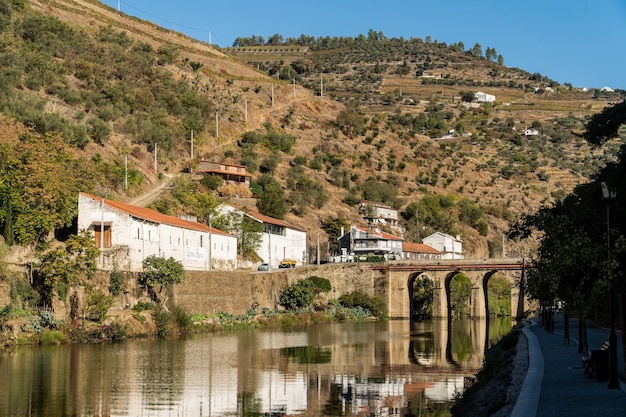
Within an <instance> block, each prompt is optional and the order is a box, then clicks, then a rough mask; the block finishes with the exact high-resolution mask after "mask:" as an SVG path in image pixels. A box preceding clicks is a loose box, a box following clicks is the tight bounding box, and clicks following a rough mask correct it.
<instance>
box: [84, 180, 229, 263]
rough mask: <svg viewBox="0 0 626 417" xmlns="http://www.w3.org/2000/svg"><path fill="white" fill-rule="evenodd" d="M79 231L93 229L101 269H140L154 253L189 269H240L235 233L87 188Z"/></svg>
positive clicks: (90, 230)
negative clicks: (103, 195) (110, 197)
mask: <svg viewBox="0 0 626 417" xmlns="http://www.w3.org/2000/svg"><path fill="white" fill-rule="evenodd" d="M78 230H79V231H82V230H86V231H88V232H91V233H92V234H93V236H94V238H95V242H96V246H97V247H98V248H99V249H101V251H102V256H101V257H100V259H99V265H98V266H99V268H100V269H103V270H113V269H118V270H120V271H130V272H140V271H142V270H143V265H142V264H143V260H144V259H146V258H148V257H149V256H151V255H154V256H158V257H163V258H169V257H172V258H174V259H176V260H177V261H179V262H181V263H182V265H183V267H184V268H185V269H186V270H196V271H207V270H212V269H219V270H233V269H235V268H237V238H236V237H235V236H232V235H230V234H228V233H225V232H222V231H221V230H218V229H215V228H210V227H209V226H207V225H205V224H202V223H198V222H197V221H195V220H194V219H182V218H180V217H175V216H168V215H165V214H162V213H159V212H157V211H154V210H150V209H147V208H143V207H137V206H133V205H130V204H125V203H121V202H119V201H113V200H107V199H105V198H101V197H96V196H93V195H90V194H86V193H80V194H79V197H78Z"/></svg>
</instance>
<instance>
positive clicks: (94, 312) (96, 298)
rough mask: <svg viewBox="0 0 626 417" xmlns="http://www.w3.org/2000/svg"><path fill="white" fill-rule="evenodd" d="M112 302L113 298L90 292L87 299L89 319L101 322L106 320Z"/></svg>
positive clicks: (101, 293) (97, 292)
mask: <svg viewBox="0 0 626 417" xmlns="http://www.w3.org/2000/svg"><path fill="white" fill-rule="evenodd" d="M113 301H114V299H113V296H110V295H106V294H105V293H103V292H100V291H91V292H90V293H89V296H88V297H87V313H88V314H89V316H90V318H93V319H94V320H96V321H98V322H101V321H103V320H104V319H105V318H106V315H107V312H108V311H109V308H111V306H112V305H113Z"/></svg>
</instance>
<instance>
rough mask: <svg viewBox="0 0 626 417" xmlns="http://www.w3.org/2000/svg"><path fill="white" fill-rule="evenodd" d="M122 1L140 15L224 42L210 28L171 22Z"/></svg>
mask: <svg viewBox="0 0 626 417" xmlns="http://www.w3.org/2000/svg"><path fill="white" fill-rule="evenodd" d="M122 3H123V4H122V5H123V6H124V7H128V8H129V9H132V10H135V11H136V12H139V13H140V14H142V15H145V16H150V17H151V18H154V19H157V21H160V22H163V23H167V24H169V25H173V26H175V27H179V28H184V29H188V30H193V31H197V32H201V33H202V34H203V35H207V36H208V35H209V34H210V36H211V37H215V38H217V40H218V41H219V43H220V44H223V43H224V42H223V41H222V40H221V39H220V38H219V37H217V36H215V34H214V33H213V32H211V31H210V29H200V28H196V27H192V26H187V25H184V24H182V23H177V22H173V21H171V20H168V19H165V18H163V17H161V16H157V15H154V14H152V13H150V12H147V11H145V10H142V9H140V8H138V7H135V6H133V5H132V4H130V3H128V2H127V1H124V2H122Z"/></svg>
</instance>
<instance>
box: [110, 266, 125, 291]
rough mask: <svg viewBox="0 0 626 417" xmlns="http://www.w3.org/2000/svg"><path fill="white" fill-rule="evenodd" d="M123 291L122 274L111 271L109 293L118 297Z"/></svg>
mask: <svg viewBox="0 0 626 417" xmlns="http://www.w3.org/2000/svg"><path fill="white" fill-rule="evenodd" d="M123 289H124V274H122V273H121V272H120V271H112V272H111V275H109V292H110V293H111V294H112V295H119V294H120V293H121V292H122V290H123Z"/></svg>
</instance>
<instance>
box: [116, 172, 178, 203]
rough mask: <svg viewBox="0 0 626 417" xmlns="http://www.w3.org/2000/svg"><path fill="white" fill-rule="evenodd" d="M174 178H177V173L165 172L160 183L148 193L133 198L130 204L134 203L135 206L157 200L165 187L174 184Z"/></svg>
mask: <svg viewBox="0 0 626 417" xmlns="http://www.w3.org/2000/svg"><path fill="white" fill-rule="evenodd" d="M174 178H176V175H172V174H164V177H163V180H162V181H161V183H160V184H157V186H156V187H154V188H152V189H151V190H150V191H148V192H147V193H145V194H142V195H140V196H137V197H135V198H133V199H132V200H130V201H129V202H128V204H132V205H133V206H137V207H146V206H148V205H149V204H150V203H152V202H153V201H154V200H156V199H157V198H158V197H159V196H160V195H161V193H162V192H163V191H164V190H165V189H167V188H169V186H170V185H172V182H173V181H174Z"/></svg>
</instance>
